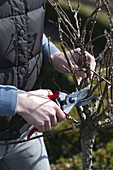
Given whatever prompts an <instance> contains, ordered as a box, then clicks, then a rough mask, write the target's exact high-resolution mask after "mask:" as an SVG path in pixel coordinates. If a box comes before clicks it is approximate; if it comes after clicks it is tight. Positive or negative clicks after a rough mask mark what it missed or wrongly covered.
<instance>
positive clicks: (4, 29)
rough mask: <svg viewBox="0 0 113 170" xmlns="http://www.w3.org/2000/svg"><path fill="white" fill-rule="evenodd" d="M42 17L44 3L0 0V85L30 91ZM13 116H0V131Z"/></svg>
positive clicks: (39, 56)
mask: <svg viewBox="0 0 113 170" xmlns="http://www.w3.org/2000/svg"><path fill="white" fill-rule="evenodd" d="M44 17H45V9H44V0H0V84H3V85H14V86H16V87H17V88H18V89H23V90H26V91H28V90H31V89H33V87H34V85H35V84H36V82H37V78H38V76H39V74H40V71H41V68H42V61H43V56H42V53H41V44H42V34H43V27H44ZM15 117H16V118H15ZM15 117H13V119H12V117H0V131H1V130H3V129H7V128H9V127H10V126H12V125H14V124H15V122H17V121H18V120H19V119H20V118H18V117H17V116H15Z"/></svg>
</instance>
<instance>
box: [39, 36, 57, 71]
mask: <svg viewBox="0 0 113 170" xmlns="http://www.w3.org/2000/svg"><path fill="white" fill-rule="evenodd" d="M55 52H60V50H59V49H58V48H57V47H56V46H55V45H54V44H53V43H52V42H51V41H49V40H48V38H47V37H46V36H45V34H43V39H42V53H43V56H44V67H46V68H52V66H51V64H50V63H49V57H50V56H51V55H52V54H54V53H55Z"/></svg>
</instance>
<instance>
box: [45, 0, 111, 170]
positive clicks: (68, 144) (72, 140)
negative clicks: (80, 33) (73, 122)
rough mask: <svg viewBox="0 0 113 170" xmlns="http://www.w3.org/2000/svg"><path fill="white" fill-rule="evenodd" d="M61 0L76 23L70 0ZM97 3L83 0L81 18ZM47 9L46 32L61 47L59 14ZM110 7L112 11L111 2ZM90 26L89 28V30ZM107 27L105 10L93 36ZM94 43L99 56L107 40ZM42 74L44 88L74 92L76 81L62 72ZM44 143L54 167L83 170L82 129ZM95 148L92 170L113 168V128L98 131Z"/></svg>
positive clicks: (67, 124)
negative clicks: (68, 4)
mask: <svg viewBox="0 0 113 170" xmlns="http://www.w3.org/2000/svg"><path fill="white" fill-rule="evenodd" d="M60 2H61V5H62V6H63V8H64V10H65V12H66V13H67V14H68V16H69V17H70V19H71V20H72V22H74V21H73V17H72V14H71V13H70V10H69V8H68V6H67V3H66V2H67V1H66V0H60ZM71 2H72V3H73V6H74V7H76V6H77V3H76V2H75V0H72V1H71ZM94 5H95V2H94V1H93V0H87V1H85V0H83V1H82V5H81V8H80V14H79V15H80V16H79V17H80V18H81V20H82V22H83V23H84V21H86V19H87V18H88V16H89V15H90V14H91V12H92V11H93V9H94ZM46 9H47V15H46V22H45V33H46V35H47V36H48V37H50V39H51V40H52V41H53V42H54V43H55V44H56V46H57V47H58V48H60V44H59V38H58V28H57V27H56V25H55V23H56V21H57V16H56V14H55V12H54V10H53V9H52V8H51V7H50V6H49V5H48V3H47V4H46ZM111 10H112V11H113V4H112V3H111ZM53 21H54V23H53ZM89 28H90V25H89ZM89 28H87V30H88V29H89ZM105 29H109V22H108V19H107V15H106V13H105V11H104V9H103V10H102V12H101V13H100V15H99V16H98V18H97V23H96V27H95V30H94V37H96V36H98V35H101V34H103V32H104V30H105ZM94 45H95V48H96V49H95V55H96V53H98V52H99V51H100V50H102V48H103V46H104V39H100V40H98V41H97V42H95V44H94ZM43 75H44V76H43V88H46V89H51V90H52V91H53V92H54V91H55V90H58V89H59V90H61V91H64V92H67V93H69V92H72V91H75V84H74V82H73V79H72V78H71V77H70V76H67V75H62V74H60V73H56V72H54V71H52V70H44V71H43ZM71 115H72V116H74V117H76V116H77V115H76V109H73V110H72V112H71ZM67 127H70V125H69V123H68V122H67V121H63V122H62V123H60V124H59V125H58V126H57V127H56V128H53V131H56V130H61V129H63V128H67ZM45 143H46V145H47V150H48V155H49V159H50V163H51V170H81V167H82V160H81V159H82V157H81V145H80V133H79V130H73V131H69V132H65V133H59V134H55V135H53V136H52V137H49V138H47V137H45ZM93 150H94V152H93V166H94V167H93V170H113V130H112V129H106V130H104V131H100V132H98V133H97V135H96V142H95V145H94V149H93Z"/></svg>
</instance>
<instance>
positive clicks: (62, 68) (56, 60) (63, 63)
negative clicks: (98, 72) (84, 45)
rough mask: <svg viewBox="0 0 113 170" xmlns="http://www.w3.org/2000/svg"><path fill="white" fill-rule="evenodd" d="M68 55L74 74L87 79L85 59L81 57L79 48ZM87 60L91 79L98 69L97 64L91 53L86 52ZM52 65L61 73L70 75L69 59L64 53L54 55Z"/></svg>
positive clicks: (68, 52) (67, 53) (51, 59)
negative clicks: (84, 67) (96, 68)
mask: <svg viewBox="0 0 113 170" xmlns="http://www.w3.org/2000/svg"><path fill="white" fill-rule="evenodd" d="M66 55H67V57H68V60H69V61H70V65H71V68H72V70H73V73H75V74H77V75H78V76H80V77H82V78H85V77H86V76H87V75H86V73H85V71H84V69H83V66H84V62H83V60H84V58H83V56H81V49H80V48H77V49H75V50H71V51H67V52H66ZM85 58H86V63H87V64H88V66H89V75H88V76H89V78H90V79H91V78H92V76H93V71H94V70H95V67H96V62H95V58H94V56H92V55H91V54H90V53H88V52H87V51H85ZM50 63H51V65H52V66H53V67H54V69H55V70H57V71H59V72H61V73H69V72H70V70H69V69H70V67H69V64H68V62H67V59H66V57H65V55H64V54H63V53H60V52H56V53H54V54H53V55H51V56H50Z"/></svg>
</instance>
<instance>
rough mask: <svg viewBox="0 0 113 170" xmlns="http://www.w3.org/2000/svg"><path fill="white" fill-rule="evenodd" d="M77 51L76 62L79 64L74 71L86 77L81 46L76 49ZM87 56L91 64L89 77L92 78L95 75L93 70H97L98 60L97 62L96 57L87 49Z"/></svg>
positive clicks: (87, 61) (87, 60)
mask: <svg viewBox="0 0 113 170" xmlns="http://www.w3.org/2000/svg"><path fill="white" fill-rule="evenodd" d="M75 52H76V56H75V58H76V63H77V66H78V67H76V68H75V69H74V72H75V73H76V74H77V75H78V76H80V77H82V78H86V76H87V75H86V73H85V71H83V65H84V63H83V58H82V56H81V49H80V48H77V49H75ZM85 57H86V63H88V64H89V73H88V77H89V78H90V79H92V76H93V71H94V70H95V67H96V62H95V58H94V56H92V55H91V54H90V53H88V52H87V51H85Z"/></svg>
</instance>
